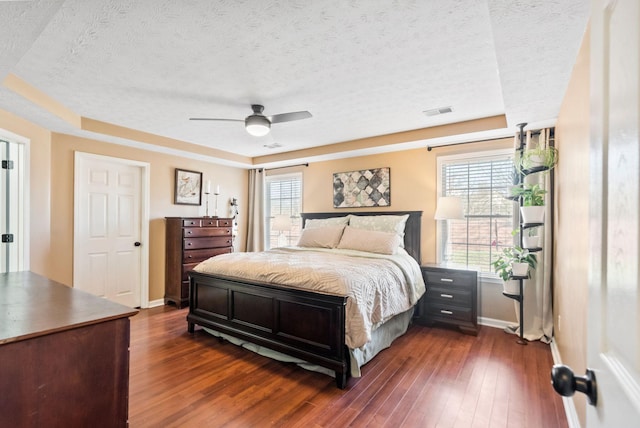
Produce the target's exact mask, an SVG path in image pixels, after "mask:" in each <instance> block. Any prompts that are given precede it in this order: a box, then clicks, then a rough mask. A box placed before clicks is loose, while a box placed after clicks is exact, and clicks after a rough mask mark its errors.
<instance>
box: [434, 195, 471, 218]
mask: <svg viewBox="0 0 640 428" xmlns="http://www.w3.org/2000/svg"><path fill="white" fill-rule="evenodd" d="M433 218H434V219H436V220H456V219H462V218H464V212H463V211H462V199H460V198H458V197H457V196H441V197H440V198H438V206H437V207H436V214H435V215H434V216H433Z"/></svg>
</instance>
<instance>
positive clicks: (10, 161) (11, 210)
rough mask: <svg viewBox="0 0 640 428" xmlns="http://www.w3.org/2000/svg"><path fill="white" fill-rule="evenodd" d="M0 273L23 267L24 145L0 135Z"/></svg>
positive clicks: (24, 234) (18, 269) (24, 221)
mask: <svg viewBox="0 0 640 428" xmlns="http://www.w3.org/2000/svg"><path fill="white" fill-rule="evenodd" d="M0 159H2V169H0V235H1V236H2V239H1V242H0V272H18V271H22V270H25V267H26V260H25V238H26V233H25V232H26V222H27V216H26V210H25V193H26V186H25V174H24V169H25V145H24V144H21V143H17V142H15V141H10V140H4V139H2V138H0Z"/></svg>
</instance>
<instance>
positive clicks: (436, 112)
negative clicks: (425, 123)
mask: <svg viewBox="0 0 640 428" xmlns="http://www.w3.org/2000/svg"><path fill="white" fill-rule="evenodd" d="M452 111H453V109H452V108H451V106H448V107H438V108H432V109H431V110H425V111H423V113H424V114H426V115H427V116H437V115H439V114H445V113H451V112H452Z"/></svg>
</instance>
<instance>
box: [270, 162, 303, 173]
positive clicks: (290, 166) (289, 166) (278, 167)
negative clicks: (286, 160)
mask: <svg viewBox="0 0 640 428" xmlns="http://www.w3.org/2000/svg"><path fill="white" fill-rule="evenodd" d="M296 166H309V162H307V163H299V164H297V165H287V166H277V167H275V168H259V169H258V171H260V172H262V171H271V170H274V169H283V168H293V167H296Z"/></svg>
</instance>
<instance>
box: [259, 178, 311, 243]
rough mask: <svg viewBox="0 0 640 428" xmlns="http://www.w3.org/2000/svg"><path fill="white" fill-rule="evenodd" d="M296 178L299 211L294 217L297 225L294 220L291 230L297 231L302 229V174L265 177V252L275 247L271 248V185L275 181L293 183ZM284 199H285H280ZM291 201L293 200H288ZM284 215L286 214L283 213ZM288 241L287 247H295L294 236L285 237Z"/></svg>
mask: <svg viewBox="0 0 640 428" xmlns="http://www.w3.org/2000/svg"><path fill="white" fill-rule="evenodd" d="M296 177H297V178H298V179H299V181H300V206H299V209H300V211H299V212H298V215H297V216H296V217H295V218H297V219H298V223H299V224H298V225H296V224H295V220H294V225H293V228H296V226H297V227H299V229H301V228H302V218H301V217H300V214H301V213H302V212H303V211H302V209H303V199H304V198H303V196H304V174H303V173H302V171H293V172H284V173H272V174H267V175H266V177H265V192H264V212H265V218H264V234H265V237H264V243H265V245H264V247H265V250H268V249H270V248H275V247H271V237H272V231H271V224H272V221H273V219H274V215H273V214H272V213H271V206H272V204H271V201H272V200H273V199H272V198H271V183H272V182H275V181H280V182H281V181H289V179H290V180H291V181H293V179H294V178H296ZM280 199H281V200H282V199H285V198H280ZM290 199H293V198H290ZM285 214H286V213H285ZM291 215H295V212H294V213H292V214H291ZM298 236H299V232H298ZM287 239H288V241H289V242H288V245H295V243H296V242H297V239H296V235H295V234H293V235H292V234H291V232H290V233H289V236H288V237H287Z"/></svg>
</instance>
